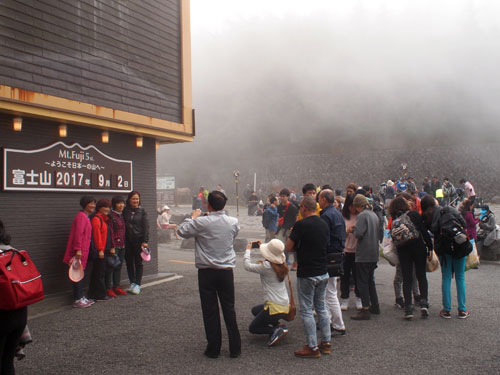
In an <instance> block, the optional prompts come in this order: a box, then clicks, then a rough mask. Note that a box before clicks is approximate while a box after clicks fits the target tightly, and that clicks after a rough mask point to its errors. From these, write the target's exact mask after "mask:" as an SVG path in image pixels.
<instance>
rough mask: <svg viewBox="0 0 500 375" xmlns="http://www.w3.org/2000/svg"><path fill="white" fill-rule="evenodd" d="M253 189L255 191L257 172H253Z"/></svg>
mask: <svg viewBox="0 0 500 375" xmlns="http://www.w3.org/2000/svg"><path fill="white" fill-rule="evenodd" d="M253 191H255V192H256V191H257V173H254V174H253Z"/></svg>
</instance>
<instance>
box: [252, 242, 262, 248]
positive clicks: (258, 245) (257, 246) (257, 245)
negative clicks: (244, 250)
mask: <svg viewBox="0 0 500 375" xmlns="http://www.w3.org/2000/svg"><path fill="white" fill-rule="evenodd" d="M251 244H252V246H251V248H252V249H258V248H259V247H260V241H252V242H251Z"/></svg>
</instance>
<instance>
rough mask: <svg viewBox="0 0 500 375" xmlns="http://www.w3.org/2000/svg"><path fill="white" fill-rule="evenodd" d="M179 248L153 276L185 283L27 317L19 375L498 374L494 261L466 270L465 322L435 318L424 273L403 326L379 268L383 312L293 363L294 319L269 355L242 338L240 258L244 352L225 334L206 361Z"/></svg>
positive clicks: (243, 281)
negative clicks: (422, 301)
mask: <svg viewBox="0 0 500 375" xmlns="http://www.w3.org/2000/svg"><path fill="white" fill-rule="evenodd" d="M240 220H241V222H242V227H243V230H244V233H247V234H248V238H250V236H252V237H253V235H254V234H255V235H257V233H256V228H257V225H258V220H259V219H258V218H247V217H241V218H240ZM179 245H180V241H173V242H171V243H170V244H169V245H167V246H161V247H160V252H159V258H160V271H161V272H172V273H175V274H177V275H179V276H182V277H180V278H176V279H173V280H172V281H168V282H164V283H160V284H157V285H152V286H146V287H145V288H144V289H143V292H142V293H141V295H139V296H125V297H119V298H117V299H116V300H114V301H111V302H104V303H98V304H96V305H95V306H93V307H91V308H89V309H72V308H70V307H68V308H67V309H62V310H59V311H56V312H54V313H51V314H46V315H43V316H40V317H37V318H35V319H31V320H30V322H29V324H30V328H31V330H32V333H33V336H34V340H35V341H34V342H33V343H32V344H30V346H29V347H27V348H26V351H27V357H26V359H24V360H22V361H20V362H17V363H16V365H17V371H18V374H205V375H206V374H255V373H258V372H261V373H269V374H302V373H303V374H306V373H323V374H328V373H339V374H367V373H370V374H387V373H393V374H415V373H429V374H446V373H447V374H500V335H499V332H500V330H499V328H498V322H499V321H500V308H499V307H500V298H499V297H500V292H499V285H500V265H499V264H497V263H489V264H482V265H481V266H480V268H479V270H472V271H469V272H467V273H466V280H467V286H468V289H467V297H468V301H467V306H468V308H469V309H470V311H471V313H472V316H471V317H470V318H469V319H467V320H459V319H457V318H456V317H455V316H454V317H453V319H451V320H444V319H442V318H440V317H439V316H438V311H439V310H440V309H441V305H440V300H441V292H440V273H439V271H438V272H435V273H432V274H428V278H429V284H430V298H429V299H430V304H431V309H430V312H431V316H430V317H429V318H428V319H427V320H422V319H419V318H418V319H415V320H414V321H410V322H408V321H404V320H403V319H402V312H401V311H400V310H397V309H395V308H394V307H393V302H394V294H393V287H392V278H393V275H394V268H392V267H391V266H390V265H388V264H386V263H381V264H380V265H379V268H378V269H377V271H376V280H377V289H378V292H379V298H380V302H381V310H382V314H381V315H380V316H378V317H374V318H373V319H372V320H371V321H365V322H354V321H351V320H350V319H349V317H350V316H351V315H352V314H354V311H353V310H352V309H351V310H349V311H347V312H345V313H344V319H345V322H346V326H347V330H348V334H347V335H346V336H345V337H335V338H334V339H333V341H332V344H333V352H332V354H331V355H330V356H323V357H322V358H320V359H317V360H316V359H314V360H313V359H298V358H295V357H294V356H293V351H294V350H295V349H298V348H300V347H301V346H302V345H304V343H305V340H304V334H303V330H302V327H301V322H300V318H298V319H296V320H295V321H294V322H291V323H290V324H289V329H290V333H289V335H288V336H287V337H286V338H285V340H284V341H283V342H282V343H280V344H279V345H278V346H276V347H274V348H267V346H266V338H264V337H259V336H255V335H251V334H250V333H249V332H248V329H247V327H248V324H249V323H250V321H251V313H250V308H251V307H252V306H253V305H254V304H257V303H261V302H262V291H261V287H260V281H259V277H258V276H257V275H256V274H251V273H248V272H246V271H245V270H244V269H243V265H242V254H239V255H238V263H237V268H236V271H235V284H236V291H237V295H236V309H237V315H238V322H239V325H240V331H241V333H242V351H243V354H242V356H241V357H240V358H238V359H231V358H229V352H228V346H227V339H226V336H225V332H224V342H223V351H222V353H221V357H219V359H216V360H213V359H208V358H205V357H204V356H203V350H204V347H205V339H204V331H203V324H202V318H201V311H200V302H199V296H198V291H197V278H196V269H195V268H194V265H193V264H192V262H193V259H194V256H193V252H192V251H189V250H180V248H179ZM292 279H295V277H294V276H293V277H292ZM452 290H453V293H454V288H453V289H452ZM454 303H455V304H456V299H455V298H454Z"/></svg>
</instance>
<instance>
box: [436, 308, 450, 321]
mask: <svg viewBox="0 0 500 375" xmlns="http://www.w3.org/2000/svg"><path fill="white" fill-rule="evenodd" d="M439 316H440V317H441V318H444V319H451V314H450V312H449V311H446V310H441V311H440V312H439Z"/></svg>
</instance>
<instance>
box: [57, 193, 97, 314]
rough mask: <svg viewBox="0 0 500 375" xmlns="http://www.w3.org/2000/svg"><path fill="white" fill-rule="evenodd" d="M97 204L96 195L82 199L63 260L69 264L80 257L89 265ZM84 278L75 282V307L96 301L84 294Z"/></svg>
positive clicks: (86, 305) (87, 305)
mask: <svg viewBox="0 0 500 375" xmlns="http://www.w3.org/2000/svg"><path fill="white" fill-rule="evenodd" d="M95 205H96V200H95V198H94V197H90V196H87V195H86V196H83V197H82V199H80V206H81V207H82V210H81V211H80V212H78V213H77V214H76V216H75V218H74V219H73V224H72V225H71V232H70V233H69V238H68V244H67V245H66V253H65V254H64V259H63V262H64V263H66V264H68V265H69V264H70V262H71V259H72V258H73V257H75V258H77V259H80V261H81V262H82V267H83V269H84V270H85V268H86V267H87V259H88V257H89V247H90V238H91V234H92V226H91V225H90V219H89V215H90V214H91V213H92V212H94V209H95ZM83 280H84V279H82V280H80V281H78V282H77V283H73V296H74V298H75V303H74V304H73V307H90V306H91V305H92V304H93V303H94V301H92V300H88V299H87V298H85V297H84V296H83Z"/></svg>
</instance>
